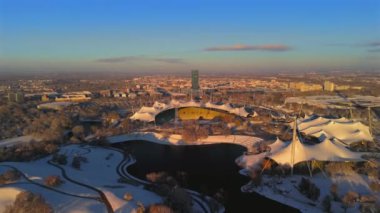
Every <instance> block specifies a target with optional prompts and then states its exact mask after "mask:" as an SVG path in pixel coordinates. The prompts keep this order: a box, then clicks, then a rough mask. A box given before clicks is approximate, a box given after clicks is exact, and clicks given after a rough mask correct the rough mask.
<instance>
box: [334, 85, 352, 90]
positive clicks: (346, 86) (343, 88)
mask: <svg viewBox="0 0 380 213" xmlns="http://www.w3.org/2000/svg"><path fill="white" fill-rule="evenodd" d="M349 89H350V86H349V85H336V86H335V90H349Z"/></svg>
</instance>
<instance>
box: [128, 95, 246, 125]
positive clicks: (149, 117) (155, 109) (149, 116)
mask: <svg viewBox="0 0 380 213" xmlns="http://www.w3.org/2000/svg"><path fill="white" fill-rule="evenodd" d="M176 107H207V108H211V109H219V110H223V111H226V112H229V113H232V114H235V115H238V116H242V117H247V116H248V114H249V113H248V112H247V111H246V110H245V108H244V107H240V108H233V107H231V105H230V104H223V105H217V104H213V103H210V102H207V103H205V104H201V103H197V102H195V101H193V100H192V101H188V102H179V101H177V100H171V101H170V103H169V104H165V103H160V102H157V101H156V102H154V104H153V106H152V107H146V106H143V107H141V109H140V110H139V111H137V112H136V113H134V114H133V115H132V116H131V117H130V118H131V119H132V120H141V121H145V122H152V121H154V120H155V117H156V115H158V114H159V113H160V112H163V111H165V110H168V109H172V108H176Z"/></svg>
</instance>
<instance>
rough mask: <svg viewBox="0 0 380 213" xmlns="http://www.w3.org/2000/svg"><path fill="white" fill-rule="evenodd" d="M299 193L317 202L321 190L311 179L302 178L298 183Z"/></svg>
mask: <svg viewBox="0 0 380 213" xmlns="http://www.w3.org/2000/svg"><path fill="white" fill-rule="evenodd" d="M298 191H299V192H301V194H303V195H305V196H306V197H307V198H309V199H310V200H313V201H316V200H318V198H319V195H320V189H319V188H318V187H317V186H316V185H315V184H314V183H313V182H311V181H310V180H309V179H306V178H302V179H301V181H300V182H299V183H298Z"/></svg>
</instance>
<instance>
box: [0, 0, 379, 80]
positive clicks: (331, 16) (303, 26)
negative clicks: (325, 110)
mask: <svg viewBox="0 0 380 213" xmlns="http://www.w3.org/2000/svg"><path fill="white" fill-rule="evenodd" d="M0 8H1V9H0V14H1V15H0V72H33V71H34V72H35V71H42V72H56V71H61V72H63V71H72V72H81V71H118V72H127V73H128V72H134V73H136V72H141V73H156V72H163V71H165V72H188V71H189V70H191V69H199V70H202V73H217V72H231V73H233V72H248V73H249V72H252V73H255V72H282V71H287V72H289V71H290V72H291V71H294V72H296V71H297V72H299V71H305V72H309V71H317V72H318V71H332V70H342V71H375V72H376V71H379V67H380V62H379V61H380V40H379V39H380V38H379V37H380V36H379V35H380V27H379V26H380V3H379V2H378V1H375V0H348V1H341V0H332V1H326V0H319V1H317V0H312V1H307V2H306V1H300V0H289V1H274V0H272V1H260V0H257V1H243V0H241V1H213V0H209V1H191V2H190V1H181V2H177V1H159V2H158V1H144V2H132V1H112V2H111V1H100V0H95V1H81V2H76V1H49V2H46V1H40V0H37V1H32V2H31V1H25V0H12V1H10V0H0Z"/></svg>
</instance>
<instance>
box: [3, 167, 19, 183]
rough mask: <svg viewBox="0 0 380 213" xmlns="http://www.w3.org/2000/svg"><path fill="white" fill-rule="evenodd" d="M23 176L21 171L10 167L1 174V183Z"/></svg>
mask: <svg viewBox="0 0 380 213" xmlns="http://www.w3.org/2000/svg"><path fill="white" fill-rule="evenodd" d="M20 178H21V173H20V172H19V171H17V170H15V169H9V170H7V171H5V172H4V173H3V174H1V175H0V184H5V183H9V182H14V181H16V180H18V179H20Z"/></svg>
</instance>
